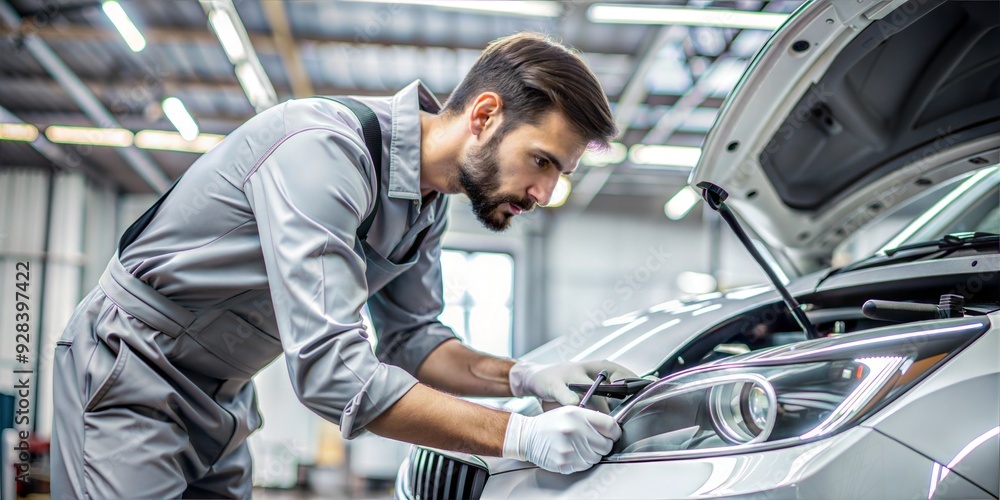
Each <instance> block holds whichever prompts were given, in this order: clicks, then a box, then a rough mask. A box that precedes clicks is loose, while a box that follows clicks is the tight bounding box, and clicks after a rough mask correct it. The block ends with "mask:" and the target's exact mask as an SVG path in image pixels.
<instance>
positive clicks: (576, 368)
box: [510, 361, 636, 406]
mask: <svg viewBox="0 0 1000 500" xmlns="http://www.w3.org/2000/svg"><path fill="white" fill-rule="evenodd" d="M601 370H607V371H608V379H607V380H606V381H605V382H611V381H612V380H618V379H621V378H630V377H635V376H636V374H635V373H632V371H631V370H629V369H628V368H625V367H624V366H622V365H619V364H618V363H612V362H611V361H578V362H566V363H556V364H552V365H539V364H535V363H529V362H525V361H518V362H517V363H515V364H514V366H512V367H511V368H510V392H511V393H512V394H514V396H517V397H521V396H537V397H538V398H539V399H541V400H542V401H558V402H559V404H562V405H571V406H575V405H578V404H580V397H581V395H580V394H577V393H575V392H573V391H571V390H570V389H569V387H567V385H568V384H593V383H594V379H596V378H597V374H598V373H600V372H601Z"/></svg>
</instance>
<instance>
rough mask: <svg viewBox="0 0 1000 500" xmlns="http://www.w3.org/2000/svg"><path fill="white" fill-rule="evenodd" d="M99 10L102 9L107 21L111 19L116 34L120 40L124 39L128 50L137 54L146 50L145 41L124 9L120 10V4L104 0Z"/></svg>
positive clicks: (113, 0) (111, 0)
mask: <svg viewBox="0 0 1000 500" xmlns="http://www.w3.org/2000/svg"><path fill="white" fill-rule="evenodd" d="M101 8H102V9H104V13H105V14H107V16H108V19H111V22H112V23H113V24H114V25H115V28H118V32H119V33H121V35H122V38H124V39H125V43H126V44H128V48H130V49H132V52H139V51H140V50H142V49H144V48H146V39H145V38H143V36H142V33H139V29H138V28H136V27H135V24H133V23H132V20H131V19H129V17H128V14H126V13H125V9H123V8H122V6H121V4H119V3H118V2H117V1H115V0H106V1H105V2H104V3H103V4H101Z"/></svg>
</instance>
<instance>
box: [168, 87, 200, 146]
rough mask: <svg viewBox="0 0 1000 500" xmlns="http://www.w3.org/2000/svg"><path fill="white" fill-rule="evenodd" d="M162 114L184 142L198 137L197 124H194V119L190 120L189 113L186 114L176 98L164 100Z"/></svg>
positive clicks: (186, 111)
mask: <svg viewBox="0 0 1000 500" xmlns="http://www.w3.org/2000/svg"><path fill="white" fill-rule="evenodd" d="M163 113H164V114H165V115H167V119H168V120H170V123H172V124H173V125H174V128H176V129H177V131H178V132H180V134H181V137H183V138H184V140H185V141H192V140H194V138H195V137H198V124H197V123H195V122H194V118H191V113H188V110H187V108H185V107H184V103H183V102H181V100H180V99H178V98H176V97H168V98H166V99H164V100H163Z"/></svg>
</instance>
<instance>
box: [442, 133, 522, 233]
mask: <svg viewBox="0 0 1000 500" xmlns="http://www.w3.org/2000/svg"><path fill="white" fill-rule="evenodd" d="M501 132H502V130H498V131H497V133H494V134H493V136H492V137H490V139H489V140H488V141H486V144H483V145H482V146H481V147H477V148H475V149H472V150H471V151H470V152H469V154H468V155H466V157H465V159H464V161H463V162H462V163H461V164H460V165H459V166H458V181H459V182H460V183H461V185H462V187H463V188H464V189H465V193H466V194H467V195H468V196H469V201H471V202H472V211H473V213H475V214H476V218H477V219H479V222H481V223H482V224H483V225H484V226H486V228H487V229H489V230H491V231H494V232H500V231H504V230H506V229H507V228H508V227H510V219H511V217H513V214H511V213H510V212H507V211H499V210H498V208H500V205H503V204H504V203H512V204H514V205H517V206H518V207H520V208H521V209H522V210H524V211H528V210H531V208H532V206H533V205H534V202H532V201H531V200H530V199H527V198H522V197H518V196H515V195H510V194H502V193H500V192H499V191H500V158H499V157H498V154H497V149H498V148H499V145H500V139H501V138H502V137H503V135H504V134H502V133H501Z"/></svg>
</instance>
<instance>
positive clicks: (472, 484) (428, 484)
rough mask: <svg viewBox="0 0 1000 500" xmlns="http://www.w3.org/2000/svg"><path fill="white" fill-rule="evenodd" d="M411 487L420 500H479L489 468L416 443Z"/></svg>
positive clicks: (412, 450)
mask: <svg viewBox="0 0 1000 500" xmlns="http://www.w3.org/2000/svg"><path fill="white" fill-rule="evenodd" d="M409 472H410V484H409V486H410V491H411V492H412V494H413V498H415V499H418V500H437V499H448V500H451V499H471V500H478V499H479V497H480V496H482V494H483V488H484V487H486V477H487V476H489V473H487V472H486V469H483V468H481V467H477V466H475V465H470V464H467V463H465V462H459V461H458V460H454V459H451V458H448V457H446V456H444V455H442V454H440V453H436V452H433V451H431V450H427V449H424V448H419V447H416V446H414V447H413V448H412V449H411V451H410V470H409Z"/></svg>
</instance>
